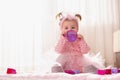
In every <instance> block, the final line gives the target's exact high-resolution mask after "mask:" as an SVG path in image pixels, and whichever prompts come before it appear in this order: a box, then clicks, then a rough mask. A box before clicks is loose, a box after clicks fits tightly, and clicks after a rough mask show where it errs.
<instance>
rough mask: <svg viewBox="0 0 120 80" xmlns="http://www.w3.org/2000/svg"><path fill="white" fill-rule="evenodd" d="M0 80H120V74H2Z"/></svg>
mask: <svg viewBox="0 0 120 80" xmlns="http://www.w3.org/2000/svg"><path fill="white" fill-rule="evenodd" d="M0 80H120V73H119V74H112V75H97V74H90V73H81V74H76V75H70V74H66V73H47V74H41V73H34V74H33V73H26V74H9V75H8V74H0Z"/></svg>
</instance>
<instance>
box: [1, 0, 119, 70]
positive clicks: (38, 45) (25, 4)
mask: <svg viewBox="0 0 120 80" xmlns="http://www.w3.org/2000/svg"><path fill="white" fill-rule="evenodd" d="M59 12H68V13H79V14H81V16H82V21H81V22H80V23H79V33H80V34H82V35H83V36H84V38H85V40H86V42H87V43H88V45H89V46H90V47H91V51H90V52H91V53H94V54H96V53H98V52H100V53H101V55H102V56H103V58H104V59H105V65H106V66H109V65H112V66H117V59H116V55H118V56H119V54H120V53H119V52H120V0H0V68H5V69H6V68H7V67H13V68H17V69H18V70H19V71H25V72H32V71H38V69H39V68H40V66H41V65H46V64H48V63H46V62H47V60H46V61H45V62H44V61H43V60H41V58H43V55H44V54H45V53H46V52H49V50H50V49H51V48H54V46H55V44H56V42H57V41H58V38H59V34H60V27H59V25H58V21H57V20H56V18H55V16H56V14H58V13H59ZM116 53H117V54H116ZM118 62H119V60H118Z"/></svg>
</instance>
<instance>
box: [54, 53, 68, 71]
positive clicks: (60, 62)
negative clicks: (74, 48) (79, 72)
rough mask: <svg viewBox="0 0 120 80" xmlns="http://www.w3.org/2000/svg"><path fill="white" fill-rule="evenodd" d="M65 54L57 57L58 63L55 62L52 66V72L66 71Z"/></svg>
mask: <svg viewBox="0 0 120 80" xmlns="http://www.w3.org/2000/svg"><path fill="white" fill-rule="evenodd" d="M64 57H65V56H64V55H60V56H59V57H58V58H57V60H56V61H57V64H55V65H54V66H53V67H52V72H64V70H63V68H64V65H65V60H66V59H65V58H64Z"/></svg>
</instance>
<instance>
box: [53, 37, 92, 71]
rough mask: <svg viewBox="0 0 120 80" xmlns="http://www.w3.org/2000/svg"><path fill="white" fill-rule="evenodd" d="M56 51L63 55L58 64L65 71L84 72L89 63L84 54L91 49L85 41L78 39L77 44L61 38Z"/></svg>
mask: <svg viewBox="0 0 120 80" xmlns="http://www.w3.org/2000/svg"><path fill="white" fill-rule="evenodd" d="M55 50H56V52H58V53H59V54H61V55H60V56H59V57H58V59H57V62H58V63H60V64H61V65H62V67H63V69H64V70H67V69H68V70H70V69H71V70H80V71H82V70H83V66H84V65H85V64H86V63H87V60H86V59H85V58H84V56H83V54H86V53H87V52H88V51H89V50H90V48H89V46H88V45H87V44H86V42H85V41H84V40H83V39H79V38H78V39H77V40H76V41H75V42H69V41H68V40H67V39H65V37H63V36H61V37H60V40H59V42H58V44H57V46H56V47H55ZM87 64H88V63H87Z"/></svg>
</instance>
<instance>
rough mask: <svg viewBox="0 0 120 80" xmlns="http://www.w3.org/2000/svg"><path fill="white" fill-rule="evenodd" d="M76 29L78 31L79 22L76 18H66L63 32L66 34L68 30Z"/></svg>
mask: <svg viewBox="0 0 120 80" xmlns="http://www.w3.org/2000/svg"><path fill="white" fill-rule="evenodd" d="M69 30H74V31H75V32H78V24H77V22H76V21H75V20H65V21H64V22H63V24H62V34H66V33H67V31H69Z"/></svg>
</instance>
